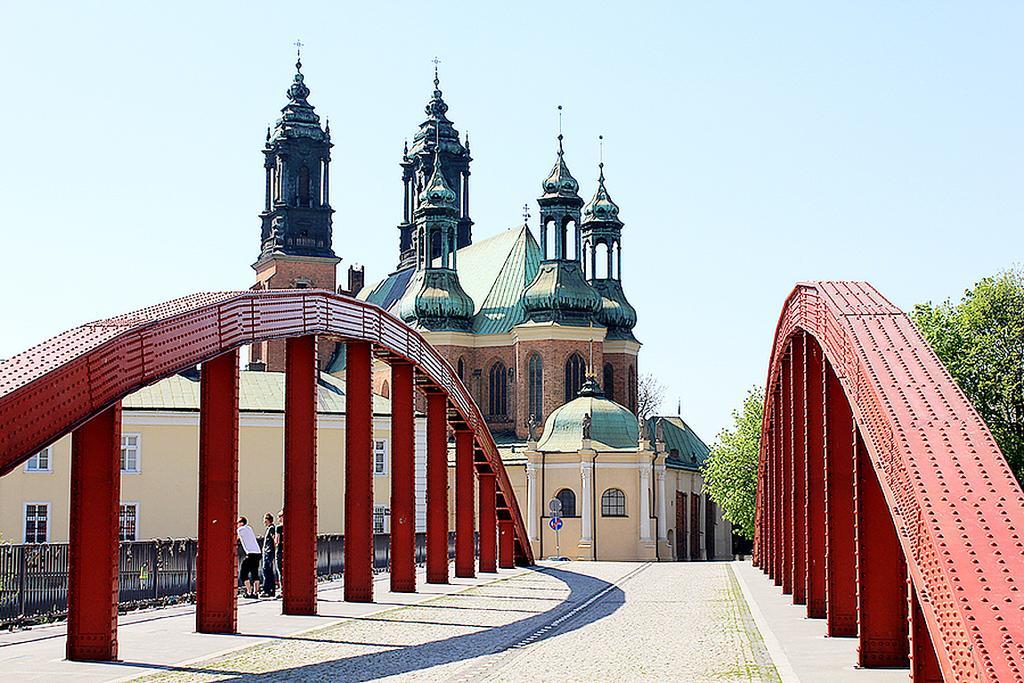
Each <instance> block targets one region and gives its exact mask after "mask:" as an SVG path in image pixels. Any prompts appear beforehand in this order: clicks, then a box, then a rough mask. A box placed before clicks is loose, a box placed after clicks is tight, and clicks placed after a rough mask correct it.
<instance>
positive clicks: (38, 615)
mask: <svg viewBox="0 0 1024 683" xmlns="http://www.w3.org/2000/svg"><path fill="white" fill-rule="evenodd" d="M390 541H391V536H390V534H374V538H373V568H374V570H375V571H378V572H383V571H387V570H388V569H389V568H390V563H391V557H390V551H391V543H390ZM448 541H449V543H448V545H449V548H448V556H449V558H454V557H455V532H454V531H452V532H449V534H448ZM239 553H241V551H239ZM344 553H345V536H344V534H320V535H318V536H317V576H318V577H320V578H328V577H332V576H338V575H339V574H341V573H342V571H343V570H344V569H345V554H344ZM196 554H197V546H196V539H194V538H175V539H171V538H168V539H153V540H146V541H122V542H121V547H120V575H119V582H118V588H119V590H118V593H119V596H118V604H119V605H120V607H121V609H122V610H124V609H129V608H138V607H146V606H155V605H161V604H166V603H168V602H175V600H174V598H184V599H189V600H190V599H192V596H193V595H194V594H195V590H196ZM426 561H427V534H426V533H424V532H420V533H418V534H416V564H417V565H420V566H422V565H423V564H424V563H425V562H426ZM67 589H68V544H67V543H24V544H7V545H0V627H8V626H13V625H17V624H21V623H31V622H33V621H37V620H41V621H51V620H54V619H60V618H63V617H64V616H66V614H67V607H68V590H67Z"/></svg>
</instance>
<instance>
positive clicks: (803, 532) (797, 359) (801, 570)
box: [790, 333, 807, 605]
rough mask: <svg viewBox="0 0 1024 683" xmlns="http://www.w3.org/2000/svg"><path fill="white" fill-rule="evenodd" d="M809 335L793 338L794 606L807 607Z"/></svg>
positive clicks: (792, 530)
mask: <svg viewBox="0 0 1024 683" xmlns="http://www.w3.org/2000/svg"><path fill="white" fill-rule="evenodd" d="M806 349H807V336H806V335H805V334H803V333H800V334H799V335H797V336H795V337H793V365H792V370H793V391H792V394H791V396H792V412H793V458H792V460H793V526H792V528H791V532H790V534H791V536H792V538H793V604H795V605H805V604H807V559H806V551H807V492H806V486H805V481H804V479H805V476H806V475H805V472H806V469H807V463H806V458H807V401H806V396H807V360H806Z"/></svg>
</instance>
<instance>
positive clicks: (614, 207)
mask: <svg viewBox="0 0 1024 683" xmlns="http://www.w3.org/2000/svg"><path fill="white" fill-rule="evenodd" d="M598 168H600V170H601V172H600V175H599V176H598V179H597V191H596V192H594V197H593V198H592V199H591V200H590V201H589V202H587V205H586V206H584V207H583V222H584V223H589V222H592V221H593V222H597V223H617V224H619V225H620V226H621V225H622V221H620V220H619V205H618V204H616V203H615V202H614V201H612V197H611V195H610V194H608V188H606V187H605V185H604V162H602V163H601V164H599V165H598Z"/></svg>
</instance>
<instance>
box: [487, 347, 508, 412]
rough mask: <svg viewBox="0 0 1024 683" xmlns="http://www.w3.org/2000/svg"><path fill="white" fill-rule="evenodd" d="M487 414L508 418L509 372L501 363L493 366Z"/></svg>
mask: <svg viewBox="0 0 1024 683" xmlns="http://www.w3.org/2000/svg"><path fill="white" fill-rule="evenodd" d="M489 380H490V381H489V383H488V384H489V386H488V394H487V412H488V414H489V415H490V416H491V417H506V416H508V370H507V369H506V368H505V364H504V363H502V362H501V361H498V362H496V363H495V364H494V365H492V366H491V372H490V377H489Z"/></svg>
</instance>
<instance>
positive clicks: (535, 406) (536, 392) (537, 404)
mask: <svg viewBox="0 0 1024 683" xmlns="http://www.w3.org/2000/svg"><path fill="white" fill-rule="evenodd" d="M529 404H530V407H529V410H530V415H532V416H533V417H534V419H536V420H537V422H540V421H541V420H543V413H544V361H543V360H541V357H540V354H539V353H533V354H531V355H530V367H529Z"/></svg>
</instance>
